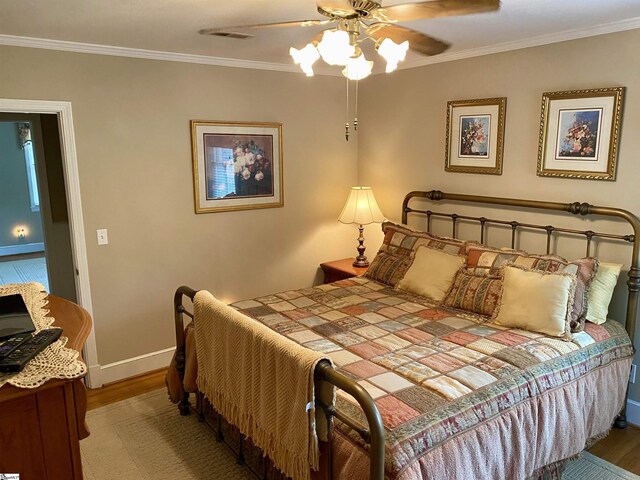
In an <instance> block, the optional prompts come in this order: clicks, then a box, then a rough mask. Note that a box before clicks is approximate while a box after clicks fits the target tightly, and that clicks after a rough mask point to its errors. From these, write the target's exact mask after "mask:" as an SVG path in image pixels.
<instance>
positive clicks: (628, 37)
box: [358, 30, 640, 399]
mask: <svg viewBox="0 0 640 480" xmlns="http://www.w3.org/2000/svg"><path fill="white" fill-rule="evenodd" d="M638 45H640V30H632V31H628V32H624V33H616V34H610V35H605V36H598V37H592V38H586V39H581V40H575V41H571V42H564V43H559V44H554V45H547V46H542V47H536V48H529V49H525V50H519V51H512V52H507V53H501V54H496V55H490V56H485V57H478V58H472V59H466V60H461V61H456V62H450V63H442V64H435V65H430V66H426V67H422V68H416V69H411V70H404V71H400V72H396V73H394V74H393V75H389V76H387V75H377V76H375V77H373V78H371V79H370V80H367V81H365V82H362V85H361V87H362V90H361V97H360V99H361V102H362V103H361V104H360V143H359V163H358V169H359V172H358V173H359V181H360V183H362V184H369V185H371V186H372V187H373V188H374V191H375V192H376V197H377V199H378V201H379V203H380V205H381V208H382V210H383V211H384V212H385V213H386V215H387V216H388V217H389V218H393V219H396V220H399V219H400V214H401V211H400V206H401V204H402V199H403V198H404V195H405V194H406V193H407V192H409V191H411V190H425V189H440V190H444V191H452V192H459V193H471V194H484V195H494V196H506V197H520V198H531V199H550V200H555V201H588V202H590V203H593V204H599V205H611V206H617V207H622V208H625V209H628V210H630V211H632V212H633V213H635V214H636V215H640V191H639V190H638V178H639V176H640V168H639V167H638V154H637V147H636V143H637V142H636V140H637V135H636V132H637V131H639V130H640V108H639V107H640V60H639V57H638V51H637V46H638ZM613 86H625V87H627V91H626V101H625V111H624V116H623V123H622V134H621V141H620V150H619V160H618V169H617V170H618V175H617V180H616V181H615V182H603V181H589V180H569V179H558V178H543V177H538V176H536V162H537V149H538V132H539V122H540V106H541V98H542V93H543V92H549V91H558V90H565V89H566V90H574V89H586V88H598V87H613ZM487 97H507V114H506V131H505V145H504V147H505V148H504V171H503V174H502V175H501V176H496V175H474V174H462V173H449V172H445V171H444V159H445V126H446V125H445V123H446V110H447V101H449V100H462V99H474V98H487ZM508 219H509V220H510V219H511V218H510V217H509V218H508ZM542 248H544V247H542ZM561 253H563V252H561ZM564 253H566V252H564ZM574 253H576V254H579V255H580V256H581V255H583V254H584V253H583V251H582V250H580V251H575V252H574ZM611 254H612V255H613V258H611V260H613V261H619V262H621V263H626V264H627V268H628V264H629V259H630V250H629V249H626V250H625V251H624V252H623V251H620V250H619V249H617V250H615V251H613V252H612V253H611ZM621 286H622V285H619V287H621ZM622 288H624V287H622ZM638 333H640V332H638ZM639 341H640V335H637V337H636V344H638V342H639ZM636 363H637V361H636ZM637 386H638V384H637V383H636V385H633V386H632V387H634V388H632V392H633V397H634V398H636V399H639V398H640V389H638V388H637Z"/></svg>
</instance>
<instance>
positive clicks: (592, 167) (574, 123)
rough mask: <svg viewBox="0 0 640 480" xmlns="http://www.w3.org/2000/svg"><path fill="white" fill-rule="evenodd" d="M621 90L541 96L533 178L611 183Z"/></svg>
mask: <svg viewBox="0 0 640 480" xmlns="http://www.w3.org/2000/svg"><path fill="white" fill-rule="evenodd" d="M624 92H625V88H624V87H611V88H594V89H588V90H571V91H561V92H547V93H543V94H542V113H541V115H540V140H539V144H538V176H540V177H562V178H577V179H584V180H608V181H614V180H615V178H616V161H617V155H618V141H619V139H620V126H621V123H622V107H623V101H624Z"/></svg>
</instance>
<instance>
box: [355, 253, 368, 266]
mask: <svg viewBox="0 0 640 480" xmlns="http://www.w3.org/2000/svg"><path fill="white" fill-rule="evenodd" d="M352 265H353V266H354V267H360V268H366V267H368V266H369V260H367V257H365V256H364V255H362V256H360V255H358V256H357V258H356V261H355V262H353V263H352Z"/></svg>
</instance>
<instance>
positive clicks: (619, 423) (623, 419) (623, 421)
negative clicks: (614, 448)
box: [613, 409, 629, 430]
mask: <svg viewBox="0 0 640 480" xmlns="http://www.w3.org/2000/svg"><path fill="white" fill-rule="evenodd" d="M625 410H626V409H625ZM625 410H623V411H622V412H620V415H618V416H617V417H616V420H615V421H614V422H613V426H614V427H616V428H619V429H621V430H624V429H625V428H627V427H628V426H629V424H628V423H627V415H626V411H625Z"/></svg>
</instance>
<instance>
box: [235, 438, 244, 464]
mask: <svg viewBox="0 0 640 480" xmlns="http://www.w3.org/2000/svg"><path fill="white" fill-rule="evenodd" d="M243 443H244V442H243V438H242V434H240V448H238V456H237V457H236V463H237V464H238V465H244V462H245V460H244V452H243V451H242V444H243Z"/></svg>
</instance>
